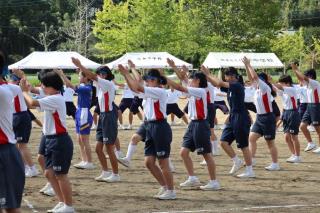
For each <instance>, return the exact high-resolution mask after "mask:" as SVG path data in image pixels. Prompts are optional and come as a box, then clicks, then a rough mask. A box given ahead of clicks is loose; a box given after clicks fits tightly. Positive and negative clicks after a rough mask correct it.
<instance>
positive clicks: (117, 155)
mask: <svg viewBox="0 0 320 213" xmlns="http://www.w3.org/2000/svg"><path fill="white" fill-rule="evenodd" d="M115 153H116V157H117V159H119V158H125V157H126V156H125V155H124V154H123V152H121V151H115Z"/></svg>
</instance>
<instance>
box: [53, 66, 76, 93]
mask: <svg viewBox="0 0 320 213" xmlns="http://www.w3.org/2000/svg"><path fill="white" fill-rule="evenodd" d="M56 73H58V75H59V76H60V77H61V78H62V79H63V81H64V83H65V84H66V86H67V87H70V88H72V89H73V90H75V89H76V87H75V86H74V85H73V84H72V83H71V81H70V80H69V79H68V78H67V76H66V75H65V74H64V72H63V71H62V70H56Z"/></svg>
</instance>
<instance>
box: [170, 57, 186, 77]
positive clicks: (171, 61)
mask: <svg viewBox="0 0 320 213" xmlns="http://www.w3.org/2000/svg"><path fill="white" fill-rule="evenodd" d="M167 63H168V64H169V66H170V67H171V68H172V69H173V71H174V72H175V74H176V75H177V77H178V78H179V79H180V80H181V81H183V80H185V76H184V75H183V74H182V73H181V72H180V70H179V69H178V67H177V66H176V64H175V63H174V61H173V60H172V59H170V58H167ZM184 67H185V66H184ZM185 68H186V69H188V68H187V67H185ZM185 68H184V69H183V71H184V72H185Z"/></svg>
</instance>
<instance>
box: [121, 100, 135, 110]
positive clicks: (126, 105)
mask: <svg viewBox="0 0 320 213" xmlns="http://www.w3.org/2000/svg"><path fill="white" fill-rule="evenodd" d="M132 102H133V98H122V99H121V102H120V105H119V109H120V110H121V112H122V113H123V112H124V111H126V109H130V107H131V105H132Z"/></svg>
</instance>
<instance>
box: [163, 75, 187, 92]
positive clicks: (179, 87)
mask: <svg viewBox="0 0 320 213" xmlns="http://www.w3.org/2000/svg"><path fill="white" fill-rule="evenodd" d="M167 84H168V85H169V86H171V87H172V88H173V89H175V90H179V91H181V92H184V93H188V89H187V88H186V87H184V86H182V85H181V84H178V83H176V82H174V81H173V80H171V79H168V78H167Z"/></svg>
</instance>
